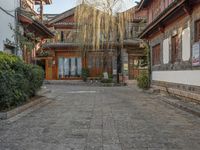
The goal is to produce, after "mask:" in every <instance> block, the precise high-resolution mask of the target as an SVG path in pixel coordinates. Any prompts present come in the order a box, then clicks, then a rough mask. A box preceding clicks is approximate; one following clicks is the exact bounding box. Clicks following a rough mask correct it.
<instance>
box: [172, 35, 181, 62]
mask: <svg viewBox="0 0 200 150" xmlns="http://www.w3.org/2000/svg"><path fill="white" fill-rule="evenodd" d="M171 43H172V45H171V46H172V51H171V62H172V64H174V63H175V62H177V60H178V53H179V37H178V34H176V35H174V36H172V38H171Z"/></svg>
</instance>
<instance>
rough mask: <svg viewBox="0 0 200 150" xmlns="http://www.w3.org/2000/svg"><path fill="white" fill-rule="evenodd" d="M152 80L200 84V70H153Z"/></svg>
mask: <svg viewBox="0 0 200 150" xmlns="http://www.w3.org/2000/svg"><path fill="white" fill-rule="evenodd" d="M152 80H154V81H164V82H171V83H179V84H187V85H194V86H200V70H188V71H187V70H185V71H153V72H152Z"/></svg>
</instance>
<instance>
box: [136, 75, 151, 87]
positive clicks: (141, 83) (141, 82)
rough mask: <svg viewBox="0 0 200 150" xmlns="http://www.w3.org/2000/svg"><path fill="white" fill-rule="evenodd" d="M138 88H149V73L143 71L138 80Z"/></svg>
mask: <svg viewBox="0 0 200 150" xmlns="http://www.w3.org/2000/svg"><path fill="white" fill-rule="evenodd" d="M137 84H138V87H139V88H141V89H148V88H149V77H148V73H147V71H142V72H141V73H140V75H139V77H138V78H137Z"/></svg>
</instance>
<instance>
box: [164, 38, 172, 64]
mask: <svg viewBox="0 0 200 150" xmlns="http://www.w3.org/2000/svg"><path fill="white" fill-rule="evenodd" d="M170 41H171V38H167V39H165V40H164V41H163V63H164V64H168V63H169V46H170Z"/></svg>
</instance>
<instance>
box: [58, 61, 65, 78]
mask: <svg viewBox="0 0 200 150" xmlns="http://www.w3.org/2000/svg"><path fill="white" fill-rule="evenodd" d="M63 62H64V58H62V57H61V58H59V59H58V69H59V73H58V75H59V78H63V77H64V76H63V75H64V71H63V70H64V68H63V67H64V66H63Z"/></svg>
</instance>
